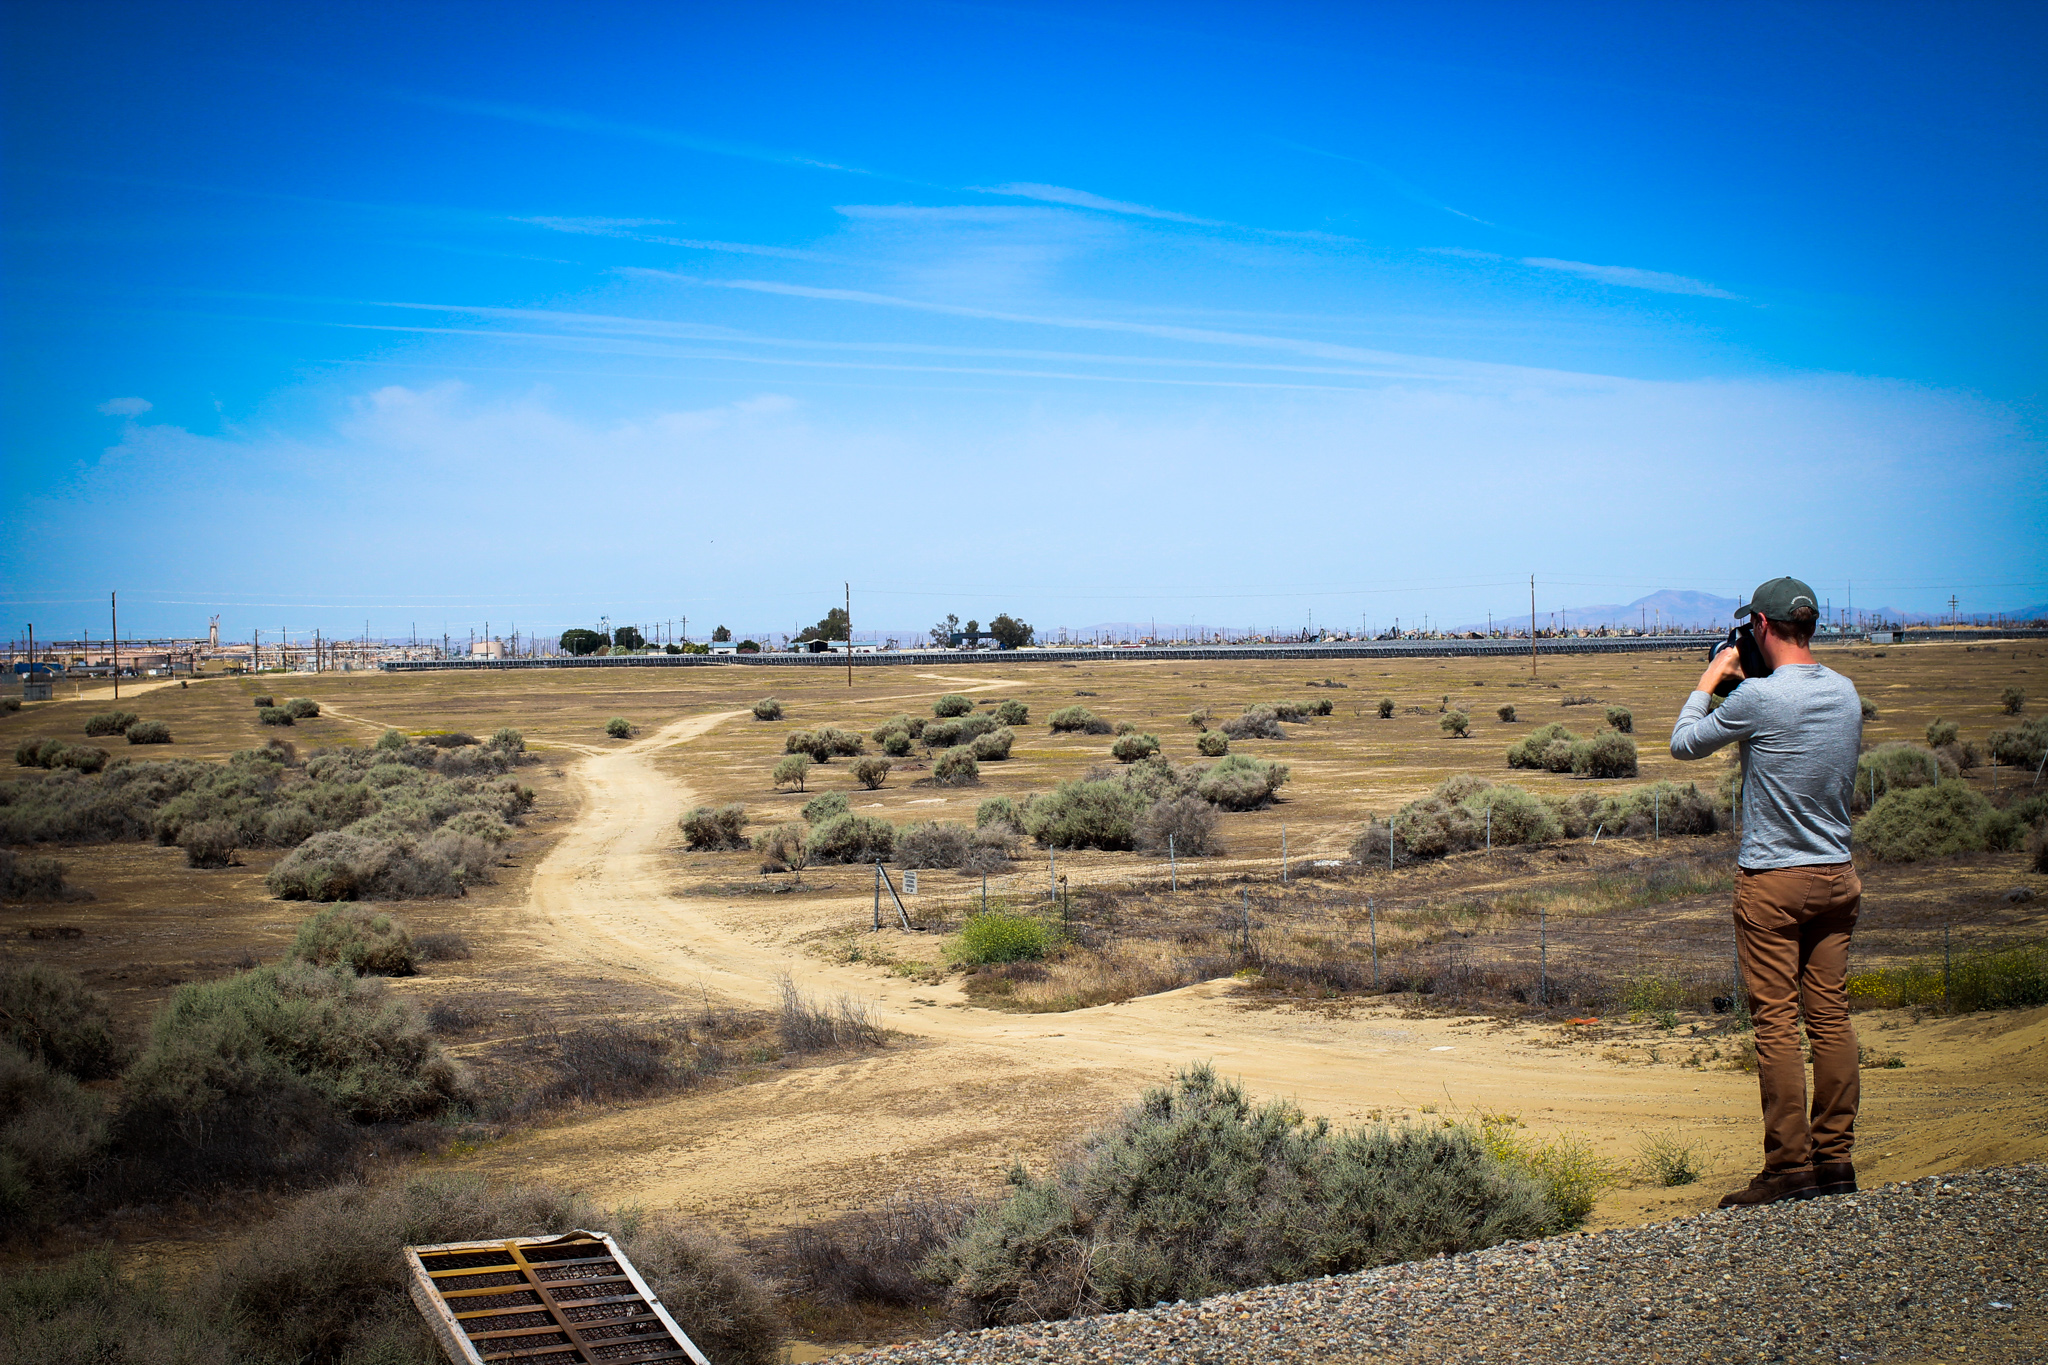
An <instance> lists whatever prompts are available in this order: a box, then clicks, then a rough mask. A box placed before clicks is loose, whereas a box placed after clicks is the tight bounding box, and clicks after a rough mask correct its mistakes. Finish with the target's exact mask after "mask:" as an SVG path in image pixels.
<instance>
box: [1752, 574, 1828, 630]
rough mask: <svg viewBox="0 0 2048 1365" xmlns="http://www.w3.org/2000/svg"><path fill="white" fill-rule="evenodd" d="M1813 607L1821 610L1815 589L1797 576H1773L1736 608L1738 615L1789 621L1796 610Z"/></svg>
mask: <svg viewBox="0 0 2048 1365" xmlns="http://www.w3.org/2000/svg"><path fill="white" fill-rule="evenodd" d="M1800 607H1812V608H1813V609H1814V610H1815V611H1819V610H1820V601H1819V599H1817V598H1816V597H1814V595H1813V589H1812V588H1809V587H1808V586H1806V584H1804V583H1802V582H1800V581H1799V580H1798V579H1796V578H1773V579H1772V580H1771V581H1770V582H1768V583H1766V584H1764V585H1763V586H1762V587H1760V588H1758V589H1757V590H1756V591H1755V592H1753V593H1751V594H1750V595H1749V600H1748V601H1747V602H1744V603H1743V604H1742V605H1741V606H1739V607H1737V608H1736V609H1735V614H1736V615H1737V616H1761V617H1763V618H1764V619H1765V620H1767V621H1789V620H1791V619H1792V613H1793V611H1794V610H1796V609H1797V608H1800Z"/></svg>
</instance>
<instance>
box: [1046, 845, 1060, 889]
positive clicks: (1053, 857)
mask: <svg viewBox="0 0 2048 1365" xmlns="http://www.w3.org/2000/svg"><path fill="white" fill-rule="evenodd" d="M1058 860H1059V855H1058V854H1057V853H1054V852H1053V851H1052V850H1051V849H1047V850H1046V851H1045V884H1046V887H1047V892H1046V894H1048V895H1050V896H1051V897H1052V898H1053V899H1054V900H1058V899H1059V898H1060V868H1059V861H1058Z"/></svg>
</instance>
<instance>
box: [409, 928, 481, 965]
mask: <svg viewBox="0 0 2048 1365" xmlns="http://www.w3.org/2000/svg"><path fill="white" fill-rule="evenodd" d="M412 949H413V954H414V955H415V956H416V957H418V958H419V960H420V961H422V962H467V961H469V960H470V959H471V958H472V957H474V956H475V954H474V953H473V952H471V951H470V947H469V940H468V939H466V938H464V937H463V936H462V935H460V934H452V933H437V934H419V935H417V936H415V937H414V939H413V941H412Z"/></svg>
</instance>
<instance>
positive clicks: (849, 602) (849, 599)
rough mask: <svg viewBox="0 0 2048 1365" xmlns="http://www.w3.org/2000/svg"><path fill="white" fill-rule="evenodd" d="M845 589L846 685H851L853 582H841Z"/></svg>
mask: <svg viewBox="0 0 2048 1365" xmlns="http://www.w3.org/2000/svg"><path fill="white" fill-rule="evenodd" d="M840 586H841V587H843V588H845V589H846V685H847V686H848V687H851V686H853V584H851V583H842V584H840Z"/></svg>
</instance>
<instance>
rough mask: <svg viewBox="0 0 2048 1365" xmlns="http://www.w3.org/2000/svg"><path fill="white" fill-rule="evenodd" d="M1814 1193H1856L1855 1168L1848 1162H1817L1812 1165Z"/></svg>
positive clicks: (1853, 1164)
mask: <svg viewBox="0 0 2048 1365" xmlns="http://www.w3.org/2000/svg"><path fill="white" fill-rule="evenodd" d="M1813 1183H1814V1191H1813V1192H1814V1193H1815V1194H1816V1195H1822V1194H1854V1193H1856V1166H1855V1163H1854V1162H1849V1161H1817V1162H1815V1163H1814V1165H1813Z"/></svg>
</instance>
